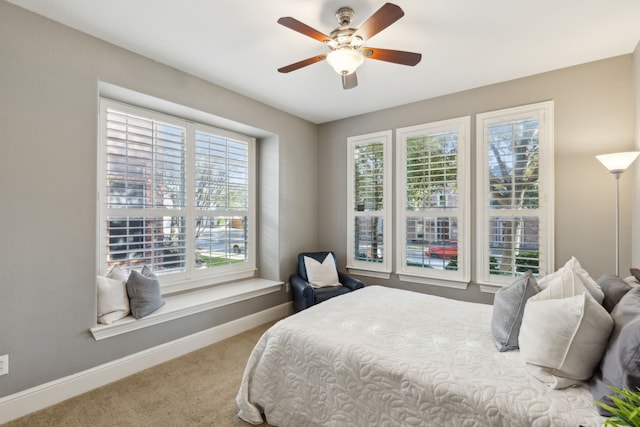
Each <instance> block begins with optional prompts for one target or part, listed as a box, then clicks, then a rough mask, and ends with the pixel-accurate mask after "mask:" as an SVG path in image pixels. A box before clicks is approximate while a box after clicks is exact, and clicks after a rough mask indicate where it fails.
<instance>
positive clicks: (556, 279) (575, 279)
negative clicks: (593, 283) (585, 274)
mask: <svg viewBox="0 0 640 427" xmlns="http://www.w3.org/2000/svg"><path fill="white" fill-rule="evenodd" d="M545 284H546V287H545V288H544V289H543V290H541V291H540V292H538V293H537V294H536V295H534V296H532V297H531V298H529V301H540V300H550V299H561V298H568V297H573V296H576V295H580V294H583V293H585V292H588V293H589V295H591V293H590V292H589V290H588V289H587V287H586V286H585V284H584V282H583V281H582V280H581V278H580V276H579V275H578V273H576V272H575V271H574V270H568V269H560V270H558V271H557V272H556V273H553V277H552V278H551V279H550V280H547V281H546V283H545ZM591 296H593V295H591ZM594 299H595V297H594Z"/></svg>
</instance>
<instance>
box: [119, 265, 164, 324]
mask: <svg viewBox="0 0 640 427" xmlns="http://www.w3.org/2000/svg"><path fill="white" fill-rule="evenodd" d="M127 294H129V306H130V307H131V315H132V316H133V317H135V318H136V319H140V318H141V317H144V316H147V315H149V314H151V313H153V312H154V311H156V310H157V309H159V308H160V307H162V306H163V305H164V300H163V299H162V295H161V294H160V283H159V282H158V278H157V277H156V275H155V274H153V271H152V270H151V268H149V267H147V266H146V265H145V266H144V267H143V268H142V272H141V273H138V272H137V271H135V270H133V271H132V272H131V274H130V275H129V279H128V280H127Z"/></svg>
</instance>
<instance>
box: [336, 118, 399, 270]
mask: <svg viewBox="0 0 640 427" xmlns="http://www.w3.org/2000/svg"><path fill="white" fill-rule="evenodd" d="M392 136H393V134H392V131H391V130H385V131H380V132H373V133H368V134H364V135H357V136H350V137H348V138H347V270H348V271H349V273H351V274H358V275H361V276H369V277H376V278H383V279H388V278H389V277H391V271H392V268H393V224H392V220H393V217H392V205H391V204H392V203H393V202H392V200H393V199H392V191H391V185H392V179H393V175H392V168H393V163H392V146H391V144H392ZM376 143H382V146H383V168H384V169H383V190H382V191H383V196H382V206H383V209H382V211H371V212H362V213H360V212H357V210H356V206H355V198H354V195H355V194H354V193H355V184H356V183H355V147H356V146H362V145H370V144H376ZM376 213H377V214H376ZM364 216H377V217H381V218H382V220H383V229H382V236H383V237H382V239H383V244H384V253H383V259H382V262H380V263H372V262H368V261H361V260H358V259H356V258H355V256H354V254H355V226H354V224H355V220H356V217H364Z"/></svg>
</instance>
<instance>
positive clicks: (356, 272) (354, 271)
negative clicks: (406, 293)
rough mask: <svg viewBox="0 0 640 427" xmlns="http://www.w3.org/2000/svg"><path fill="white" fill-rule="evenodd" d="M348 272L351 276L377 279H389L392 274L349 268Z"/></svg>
mask: <svg viewBox="0 0 640 427" xmlns="http://www.w3.org/2000/svg"><path fill="white" fill-rule="evenodd" d="M347 271H348V272H349V274H353V275H356V276H366V277H375V278H376V279H388V278H390V277H391V273H390V272H387V271H374V270H365V269H361V268H353V267H347Z"/></svg>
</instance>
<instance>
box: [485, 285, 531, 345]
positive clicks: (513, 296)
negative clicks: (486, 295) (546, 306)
mask: <svg viewBox="0 0 640 427" xmlns="http://www.w3.org/2000/svg"><path fill="white" fill-rule="evenodd" d="M538 292H540V288H539V287H538V284H537V283H536V279H534V278H533V276H532V275H531V272H527V273H525V274H523V275H522V276H520V277H518V278H517V279H516V280H515V281H514V282H513V283H512V284H510V285H509V286H506V287H504V288H502V289H500V290H498V292H496V296H495V299H494V300H493V314H492V316H491V335H492V336H493V341H494V342H495V344H496V347H498V350H500V351H507V350H516V349H518V335H519V334H520V326H521V325H522V314H523V313H524V306H525V304H526V303H527V300H528V299H529V297H532V296H533V295H535V294H537V293H538Z"/></svg>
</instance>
